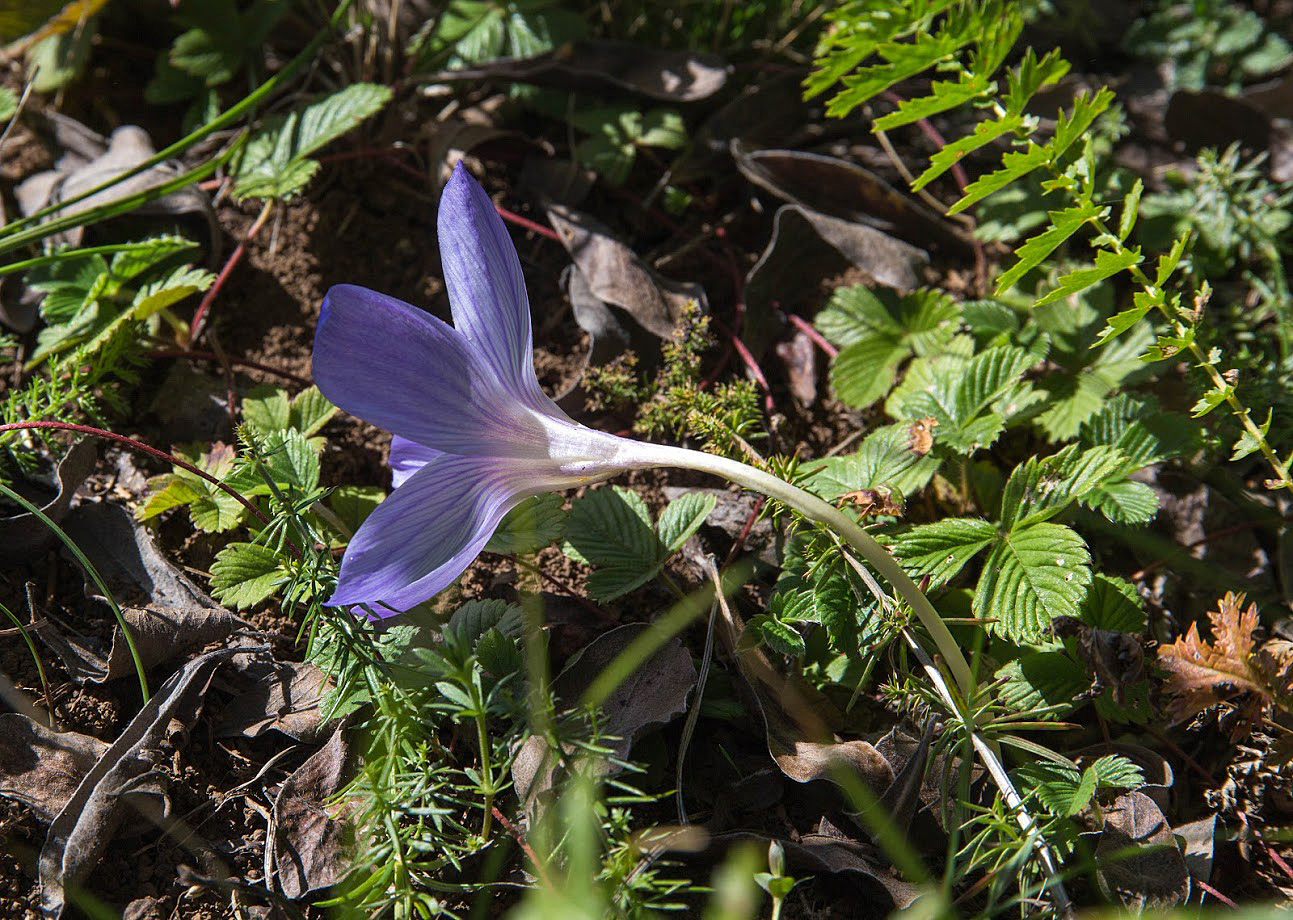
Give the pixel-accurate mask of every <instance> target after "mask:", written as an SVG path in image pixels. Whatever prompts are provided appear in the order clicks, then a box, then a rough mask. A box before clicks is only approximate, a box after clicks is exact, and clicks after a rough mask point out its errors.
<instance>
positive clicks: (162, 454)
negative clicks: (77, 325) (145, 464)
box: [0, 422, 301, 556]
mask: <svg viewBox="0 0 1293 920" xmlns="http://www.w3.org/2000/svg"><path fill="white" fill-rule="evenodd" d="M31 428H47V429H53V430H55V431H74V432H76V433H78V434H89V435H94V436H95V437H97V438H105V439H106V440H109V441H116V442H117V443H118V444H124V445H125V446H126V447H129V448H131V449H132V450H137V451H139V452H140V453H143V454H148V456H150V457H156V458H157V459H158V460H164V461H166V462H167V463H170V464H173V465H175V466H178V467H179V468H180V469H182V470H187V471H188V472H190V473H192V474H193V475H194V476H197V477H199V478H200V479H204V480H206V481H207V482H209V483H211V485H213V486H215V487H216V488H217V489H219V490H220V491H221V492H224V493H225V494H226V495H229V496H230V497H232V498H233V499H234V500H236V501H237V502H238V503H239V504H241V505H242V506H243V507H244V508H246V509H247V510H248V511H250V512H251V513H252V514H254V515H255V516H256V517H257V518H258V519H259V520H260V522H261V523H262V524H265V525H268V524H270V523H271V522H270V519H269V518H267V517H266V516H265V512H263V511H261V510H260V509H259V508H257V507H256V506H255V505H253V504H252V503H251V502H250V501H249V500H248V499H246V498H244V497H243V496H242V495H241V494H240V493H238V492H236V491H234V490H233V489H231V488H229V487H228V486H227V485H225V484H224V483H223V482H221V481H220V480H219V479H216V478H215V477H214V476H212V475H211V474H210V473H208V472H206V471H205V470H200V469H198V468H197V467H196V466H194V465H193V464H191V463H189V462H187V461H185V460H181V459H180V458H179V457H176V456H175V455H174V454H168V453H167V452H166V451H164V450H158V449H157V448H156V447H150V446H149V445H147V444H145V443H143V442H142V441H136V440H135V439H134V438H128V437H126V436H125V435H124V434H117V433H116V432H115V431H105V430H104V429H102V428H93V427H91V426H89V425H73V424H71V423H69V422H13V423H11V424H9V425H0V432H5V431H26V430H28V429H31ZM288 546H290V547H291V548H292V552H294V553H296V555H298V556H300V555H301V551H300V550H299V549H297V548H296V546H295V545H294V544H292V542H291V541H290V540H289V541H288Z"/></svg>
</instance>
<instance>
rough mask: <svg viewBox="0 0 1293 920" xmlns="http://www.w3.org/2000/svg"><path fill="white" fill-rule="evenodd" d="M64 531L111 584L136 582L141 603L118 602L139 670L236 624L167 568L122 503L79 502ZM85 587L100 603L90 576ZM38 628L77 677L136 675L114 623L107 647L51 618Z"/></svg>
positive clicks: (224, 634)
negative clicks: (74, 633) (139, 662)
mask: <svg viewBox="0 0 1293 920" xmlns="http://www.w3.org/2000/svg"><path fill="white" fill-rule="evenodd" d="M65 529H66V531H67V534H68V536H69V537H71V538H72V540H73V541H74V542H75V543H76V545H77V546H78V547H80V549H81V551H82V552H83V553H85V555H86V558H88V559H89V560H90V563H91V564H92V565H93V566H94V567H95V568H96V569H97V570H98V571H99V574H100V575H102V576H103V577H104V578H105V579H106V580H108V581H109V583H115V584H132V585H135V586H136V588H137V590H138V592H139V594H140V595H141V596H142V598H143V601H144V603H142V604H130V605H123V609H122V614H123V616H124V617H125V620H126V623H127V624H128V625H129V626H130V628H131V633H132V635H133V638H134V641H135V647H136V648H137V649H138V650H139V656H140V658H141V660H142V662H143V665H144V667H145V668H151V667H154V666H156V665H159V664H166V663H168V662H172V661H175V660H176V659H178V658H183V657H187V656H188V655H190V654H191V653H193V652H194V651H197V650H198V649H201V648H202V647H203V646H205V645H208V644H210V643H212V642H221V641H223V640H225V639H227V638H228V637H229V635H230V634H231V633H232V632H233V631H234V629H235V628H237V627H238V626H239V625H240V624H241V622H242V621H241V620H239V619H238V618H237V617H235V616H234V615H233V614H231V613H230V612H229V611H227V610H225V609H224V608H223V607H221V606H220V605H219V604H217V603H216V602H215V601H213V600H211V598H210V597H208V596H207V595H206V594H205V593H204V592H203V591H202V590H201V589H199V588H198V587H197V586H196V585H195V584H193V582H191V581H190V580H189V579H188V578H187V577H185V576H184V574H183V573H181V572H180V571H179V569H177V568H175V566H173V565H171V564H170V562H168V561H167V560H166V558H165V557H164V556H163V555H162V554H161V552H160V551H159V550H158V549H157V546H156V544H155V543H154V542H153V539H152V537H151V536H150V535H149V533H148V530H147V529H146V528H144V527H142V526H140V525H138V524H136V523H135V522H134V521H133V520H132V519H131V517H130V513H129V512H128V511H126V510H125V509H124V508H120V507H118V506H117V505H110V504H87V505H81V506H79V507H78V508H77V509H76V510H75V511H74V512H73V513H72V514H71V515H69V516H68V518H67V523H66V527H65ZM86 591H87V593H88V594H89V595H90V596H91V597H93V598H95V599H96V600H99V601H100V602H101V603H103V604H104V605H105V606H106V601H104V600H103V599H102V598H99V597H98V595H97V594H96V593H95V592H96V591H97V587H96V586H94V584H93V582H91V581H90V580H89V578H88V576H87V579H86ZM36 633H37V635H38V636H40V638H41V640H42V641H44V642H45V644H46V645H48V646H49V647H50V648H51V649H53V650H54V652H55V653H57V654H58V656H59V657H60V658H62V659H63V662H64V664H65V665H66V666H67V669H68V671H69V672H70V673H71V676H72V677H73V679H75V680H80V681H85V680H90V681H94V682H96V683H102V682H104V681H109V680H114V679H116V678H119V677H123V676H126V675H129V674H133V673H134V670H135V664H134V660H133V658H132V656H131V653H130V647H129V645H128V644H127V643H126V640H125V637H124V636H123V635H122V634H121V627H120V626H116V627H115V628H114V629H113V633H112V638H111V640H110V642H109V644H108V650H107V651H106V652H104V651H103V650H102V648H101V647H99V646H96V644H95V643H94V642H92V641H90V640H86V639H84V638H81V637H75V636H67V635H64V634H63V633H62V632H60V631H59V630H58V629H57V628H56V627H55V626H54V625H53V624H52V623H49V622H46V623H45V624H44V625H42V626H40V627H39V628H38V629H37V630H36Z"/></svg>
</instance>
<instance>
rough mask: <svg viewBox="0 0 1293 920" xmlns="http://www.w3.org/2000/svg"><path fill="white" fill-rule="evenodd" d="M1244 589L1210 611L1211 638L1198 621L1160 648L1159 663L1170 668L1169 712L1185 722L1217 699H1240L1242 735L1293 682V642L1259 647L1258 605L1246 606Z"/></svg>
mask: <svg viewBox="0 0 1293 920" xmlns="http://www.w3.org/2000/svg"><path fill="white" fill-rule="evenodd" d="M1243 603H1244V595H1243V594H1235V593H1233V592H1228V593H1227V594H1226V596H1225V597H1223V598H1222V599H1221V601H1220V602H1219V603H1218V605H1217V609H1216V610H1215V611H1212V612H1209V614H1208V618H1209V619H1210V620H1211V621H1212V635H1213V639H1212V641H1211V642H1209V641H1207V640H1205V639H1202V638H1200V636H1199V627H1198V624H1197V623H1191V624H1190V629H1189V632H1187V633H1186V634H1185V636H1184V637H1182V638H1178V639H1177V640H1176V641H1175V642H1173V643H1172V644H1171V645H1164V646H1161V647H1160V648H1159V650H1158V664H1159V666H1160V667H1161V668H1163V669H1164V670H1165V671H1167V673H1168V677H1167V681H1166V683H1165V684H1164V690H1165V691H1166V692H1167V693H1168V695H1169V696H1171V698H1172V702H1171V704H1170V706H1169V708H1168V713H1169V715H1170V716H1171V718H1172V721H1173V722H1181V721H1183V720H1185V719H1188V718H1190V717H1192V716H1195V715H1197V714H1198V713H1200V712H1202V711H1203V710H1205V709H1207V708H1208V707H1209V706H1213V705H1215V704H1217V703H1223V702H1232V701H1239V700H1241V698H1246V702H1247V705H1242V706H1241V709H1240V712H1241V718H1240V720H1239V722H1238V723H1237V724H1236V726H1235V729H1234V731H1233V732H1232V734H1233V735H1235V737H1242V736H1243V735H1246V734H1247V733H1248V731H1250V730H1251V728H1252V726H1253V724H1255V723H1256V722H1258V721H1260V720H1261V718H1262V717H1263V716H1264V715H1265V713H1266V710H1267V708H1268V707H1269V706H1270V704H1271V703H1272V702H1277V703H1283V704H1286V702H1287V700H1288V699H1289V697H1290V692H1291V691H1293V687H1290V685H1289V682H1288V681H1289V677H1290V675H1293V644H1290V643H1288V642H1285V641H1283V640H1276V641H1274V642H1269V643H1267V644H1266V645H1265V646H1263V648H1262V650H1261V653H1260V654H1259V653H1258V650H1257V640H1256V639H1255V638H1254V636H1253V631H1254V630H1255V629H1256V628H1257V625H1258V622H1259V620H1258V616H1257V605H1256V604H1255V603H1254V604H1250V605H1249V607H1248V609H1247V610H1244V609H1242V608H1243Z"/></svg>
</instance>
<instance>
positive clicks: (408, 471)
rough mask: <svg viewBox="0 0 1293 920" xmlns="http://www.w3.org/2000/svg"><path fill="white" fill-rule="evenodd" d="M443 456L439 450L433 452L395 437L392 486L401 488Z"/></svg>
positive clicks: (420, 445)
mask: <svg viewBox="0 0 1293 920" xmlns="http://www.w3.org/2000/svg"><path fill="white" fill-rule="evenodd" d="M439 456H441V452H440V451H438V450H432V449H431V448H429V447H426V446H424V445H422V444H419V443H417V442H416V441H410V440H409V439H408V438H401V437H400V436H399V435H395V436H394V437H392V438H391V455H390V459H389V463H390V466H391V485H393V486H394V487H395V488H399V487H400V486H401V485H403V484H404V482H405V480H407V479H408V478H409V477H410V476H412V475H413V474H414V473H416V472H417V471H418V470H420V469H422V467H424V466H426V465H427V464H428V463H430V462H431V461H432V460H434V459H435V458H436V457H439Z"/></svg>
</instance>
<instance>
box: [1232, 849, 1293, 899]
mask: <svg viewBox="0 0 1293 920" xmlns="http://www.w3.org/2000/svg"><path fill="white" fill-rule="evenodd" d="M1257 839H1259V840H1261V836H1260V835H1258V838H1257ZM1262 846H1264V847H1266V855H1267V856H1269V857H1270V858H1271V859H1272V860H1273V861H1274V862H1275V865H1277V866H1279V867H1280V868H1281V869H1283V870H1284V874H1285V875H1287V876H1288V877H1289V878H1293V868H1290V867H1289V864H1288V862H1286V861H1285V859H1284V857H1283V856H1281V855H1280V854H1279V853H1277V852H1275V848H1274V847H1272V846H1271V845H1270V844H1269V843H1267V842H1266V841H1265V840H1262ZM1232 906H1233V905H1232Z"/></svg>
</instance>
